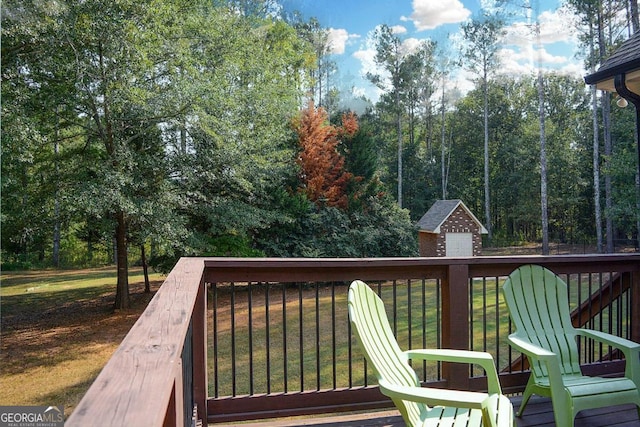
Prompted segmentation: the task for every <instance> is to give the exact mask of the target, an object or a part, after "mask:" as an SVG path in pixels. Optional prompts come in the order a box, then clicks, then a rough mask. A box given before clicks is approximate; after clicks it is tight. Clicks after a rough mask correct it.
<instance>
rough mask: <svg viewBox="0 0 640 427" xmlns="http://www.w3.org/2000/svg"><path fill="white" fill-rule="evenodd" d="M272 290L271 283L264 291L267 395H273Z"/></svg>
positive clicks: (267, 284)
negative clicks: (270, 317) (270, 315)
mask: <svg viewBox="0 0 640 427" xmlns="http://www.w3.org/2000/svg"><path fill="white" fill-rule="evenodd" d="M270 288H271V286H270V284H269V283H266V284H265V289H264V336H265V342H266V344H267V348H266V358H265V359H266V365H267V366H266V369H267V394H271V332H270V330H271V327H270V325H271V322H270V319H269V307H270V306H271V301H270V298H269V289H270Z"/></svg>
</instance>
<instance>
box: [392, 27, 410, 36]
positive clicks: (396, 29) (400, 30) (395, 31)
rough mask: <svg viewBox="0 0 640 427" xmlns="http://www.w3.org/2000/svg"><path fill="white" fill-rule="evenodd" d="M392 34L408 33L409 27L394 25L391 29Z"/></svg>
mask: <svg viewBox="0 0 640 427" xmlns="http://www.w3.org/2000/svg"><path fill="white" fill-rule="evenodd" d="M391 32H392V33H393V34H404V33H406V32H407V27H405V26H403V25H394V26H393V27H391Z"/></svg>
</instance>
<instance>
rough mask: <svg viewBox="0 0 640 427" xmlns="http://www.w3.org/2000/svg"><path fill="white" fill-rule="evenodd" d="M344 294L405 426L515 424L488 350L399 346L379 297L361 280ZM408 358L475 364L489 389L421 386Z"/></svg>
mask: <svg viewBox="0 0 640 427" xmlns="http://www.w3.org/2000/svg"><path fill="white" fill-rule="evenodd" d="M348 300H349V319H350V321H351V325H352V327H353V330H354V332H355V335H356V337H357V339H358V342H359V343H360V347H361V349H362V350H363V352H364V354H365V357H366V359H367V361H368V362H369V363H370V364H371V365H372V366H373V368H374V371H375V373H376V376H377V377H378V385H379V386H380V391H381V392H382V393H383V394H384V395H386V396H388V397H390V398H391V400H392V401H393V403H394V404H395V405H396V407H397V408H398V410H399V411H400V413H401V414H402V417H403V418H404V421H405V423H406V424H407V425H408V426H416V427H417V426H433V427H435V426H453V425H456V426H457V425H465V426H469V427H477V426H485V427H489V426H494V427H503V426H504V427H507V426H508V427H511V426H515V424H514V420H515V419H514V417H513V407H512V405H511V402H510V401H509V399H507V397H505V396H504V395H502V393H501V390H500V383H499V381H498V374H497V372H496V367H495V365H494V363H493V358H492V357H491V355H490V354H488V353H483V352H473V351H463V350H437V349H433V350H426V349H424V350H409V351H402V350H400V347H399V346H398V343H397V341H396V339H395V337H394V335H393V332H392V331H391V326H390V325H389V321H388V319H387V315H386V312H385V309H384V305H383V303H382V300H381V299H380V298H379V297H378V295H376V294H375V292H373V291H372V290H371V288H369V286H368V285H367V284H366V283H364V282H361V281H359V280H356V281H354V282H353V283H352V284H351V286H350V287H349V296H348ZM409 360H429V361H446V362H459V363H467V364H478V365H480V366H481V367H482V368H484V370H485V371H486V372H487V379H488V389H489V392H488V393H480V392H471V391H458V390H448V389H439V388H429V387H421V385H420V380H419V378H418V376H417V375H416V373H415V371H414V370H413V369H412V368H411V366H410V365H409V363H408V362H409ZM454 422H455V424H454Z"/></svg>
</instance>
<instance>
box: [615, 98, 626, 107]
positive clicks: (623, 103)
mask: <svg viewBox="0 0 640 427" xmlns="http://www.w3.org/2000/svg"><path fill="white" fill-rule="evenodd" d="M616 105H617V106H618V107H620V108H625V107H626V106H627V105H629V102H628V101H627V100H626V99H624V98H623V97H621V96H620V95H618V96H617V101H616Z"/></svg>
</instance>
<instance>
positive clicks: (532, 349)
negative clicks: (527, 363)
mask: <svg viewBox="0 0 640 427" xmlns="http://www.w3.org/2000/svg"><path fill="white" fill-rule="evenodd" d="M507 339H508V340H509V344H511V346H512V347H514V348H515V349H516V350H518V351H520V352H521V353H524V354H526V355H527V356H529V357H531V358H533V359H540V360H543V361H549V362H553V361H556V362H557V361H558V356H557V355H556V354H555V353H553V352H551V351H549V350H546V349H544V348H542V347H538V346H537V345H535V344H533V343H532V342H530V341H527V340H524V339H522V338H520V337H519V336H518V335H517V334H511V335H509V337H508V338H507Z"/></svg>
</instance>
